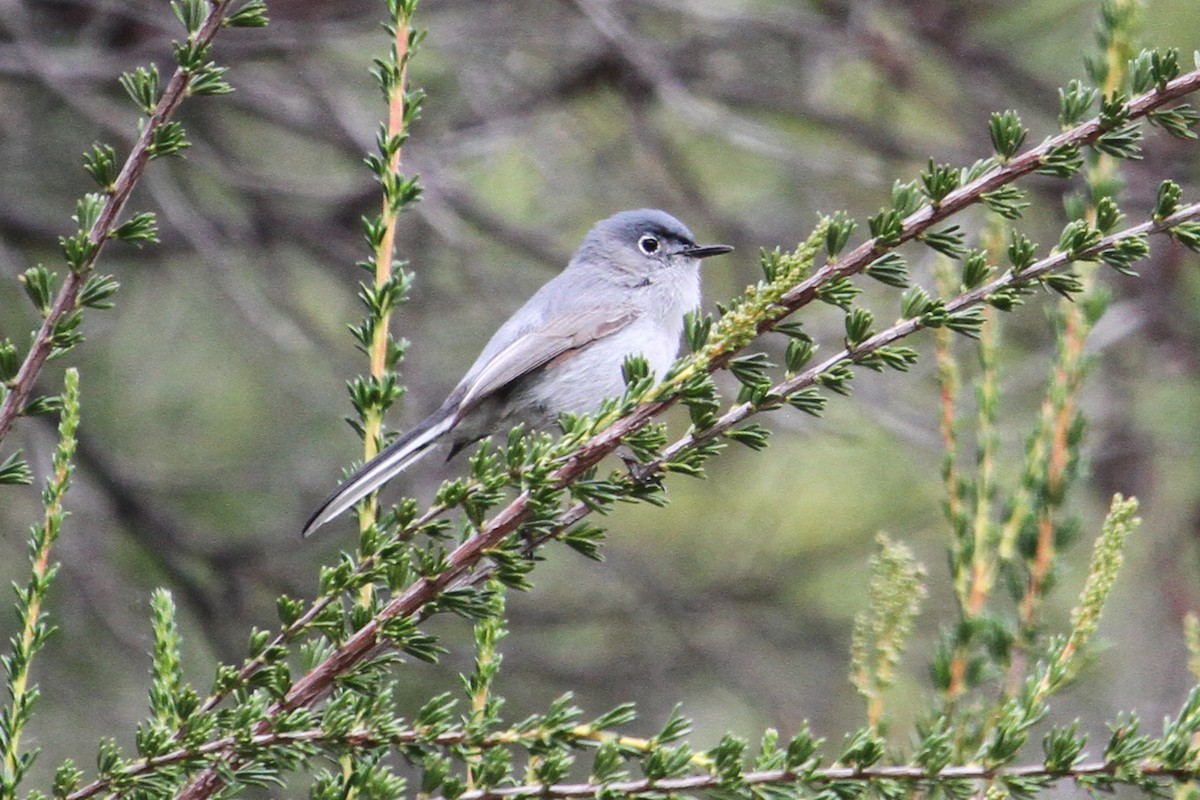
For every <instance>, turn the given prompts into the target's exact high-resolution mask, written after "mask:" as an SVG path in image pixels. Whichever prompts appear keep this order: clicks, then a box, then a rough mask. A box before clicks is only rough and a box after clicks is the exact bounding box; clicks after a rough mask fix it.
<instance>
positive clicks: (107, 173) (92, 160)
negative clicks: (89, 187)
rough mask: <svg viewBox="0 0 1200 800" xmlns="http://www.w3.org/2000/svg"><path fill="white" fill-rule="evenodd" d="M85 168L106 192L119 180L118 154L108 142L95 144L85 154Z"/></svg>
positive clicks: (110, 190)
mask: <svg viewBox="0 0 1200 800" xmlns="http://www.w3.org/2000/svg"><path fill="white" fill-rule="evenodd" d="M83 169H84V171H85V172H87V174H88V175H91V176H92V179H93V180H95V181H96V183H98V184H99V185H100V188H102V189H104V191H106V192H110V193H111V192H112V190H113V185H114V184H115V183H116V182H117V174H118V172H117V154H116V152H114V151H113V149H112V147H110V146H108V145H106V144H94V145H92V149H91V150H89V151H88V152H86V153H84V154H83Z"/></svg>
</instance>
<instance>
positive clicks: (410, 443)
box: [304, 409, 455, 536]
mask: <svg viewBox="0 0 1200 800" xmlns="http://www.w3.org/2000/svg"><path fill="white" fill-rule="evenodd" d="M454 422H455V417H454V414H453V413H452V412H451V411H450V410H449V409H443V410H442V411H440V412H437V413H434V414H433V415H432V416H430V417H429V418H427V419H425V420H423V421H422V422H420V423H419V424H418V425H416V426H415V427H414V428H412V429H411V430H409V431H406V432H405V433H404V434H402V435H401V436H400V437H399V438H398V439H396V440H395V441H394V442H392V443H391V444H389V445H388V446H387V447H385V448H384V449H383V451H382V452H381V453H379V455H377V456H375V457H374V458H372V459H371V460H370V461H368V462H367V463H366V464H363V465H362V466H361V467H359V468H358V470H357V471H356V472H355V473H354V474H353V475H351V476H350V477H349V478H347V479H346V480H345V482H343V483H342V485H341V486H339V487H338V488H337V489H335V490H334V491H333V494H331V495H329V497H326V498H325V501H324V502H323V503H321V505H320V506H318V507H317V510H316V511H314V512H313V515H312V516H311V517H309V518H308V522H306V523H305V524H304V536H310V535H311V534H312V533H313V531H315V530H316V529H317V528H319V527H321V526H322V525H324V524H325V523H326V522H329V520H331V519H333V518H334V517H336V516H338V515H339V514H341V513H342V512H343V511H345V510H346V509H348V508H350V506H352V505H354V504H355V503H357V502H358V501H359V500H362V499H363V498H364V497H366V496H367V495H369V494H370V493H371V492H373V491H375V490H376V489H378V488H379V487H380V486H382V485H383V484H385V483H387V482H388V481H389V480H391V479H392V478H393V477H395V475H396V474H397V473H399V472H400V471H401V470H403V469H405V468H406V467H407V466H408V465H409V464H411V463H413V462H414V461H416V460H417V459H419V458H421V456H423V455H425V454H426V453H428V452H429V450H430V448H432V447H433V445H435V444H437V440H438V439H439V438H441V436H442V435H443V434H445V433H446V432H447V431H449V430H450V429H451V428H452V427H454Z"/></svg>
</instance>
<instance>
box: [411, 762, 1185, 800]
mask: <svg viewBox="0 0 1200 800" xmlns="http://www.w3.org/2000/svg"><path fill="white" fill-rule="evenodd" d="M1117 769H1118V768H1117V766H1116V765H1114V764H1109V763H1106V762H1103V761H1094V762H1088V763H1085V764H1078V765H1076V766H1074V767H1072V768H1071V769H1069V770H1051V769H1048V768H1047V767H1046V766H1045V765H1043V764H1028V765H1022V766H1016V767H982V766H955V767H946V768H944V769H941V770H938V771H937V772H930V771H929V770H927V769H924V768H923V767H916V766H908V765H899V766H882V767H867V768H866V769H860V768H857V767H828V768H826V769H818V770H814V771H812V772H810V773H795V772H792V771H790V770H784V769H773V770H762V771H757V772H747V773H745V774H743V775H742V781H743V782H744V783H745V784H746V785H749V786H766V785H772V784H797V783H799V784H804V785H818V786H820V785H824V784H829V783H834V782H842V781H904V782H919V783H930V784H935V783H944V782H947V781H980V782H982V781H993V780H996V779H998V778H1010V779H1011V778H1026V779H1029V778H1048V779H1050V780H1079V779H1081V778H1089V777H1100V776H1109V775H1115V774H1116V772H1117ZM1138 774H1139V775H1140V776H1143V777H1148V778H1165V779H1170V780H1177V781H1187V780H1193V779H1195V778H1196V777H1197V776H1200V771H1197V770H1185V769H1168V768H1166V767H1162V766H1159V765H1157V764H1152V763H1145V764H1142V765H1141V768H1140V769H1139V770H1138ZM723 780H725V778H724V777H723V776H720V775H688V776H686V777H682V778H663V779H661V780H649V779H646V778H643V779H639V780H627V781H614V782H612V783H607V784H598V783H556V784H552V785H550V786H546V785H544V784H540V783H537V784H526V785H524V786H497V787H493V788H491V789H478V790H476V791H472V792H463V793H462V794H460V795H458V796H457V800H502V798H514V797H543V798H571V797H596V796H598V793H599V792H601V791H603V792H605V793H611V794H612V795H622V796H637V795H641V794H647V793H655V794H659V793H661V794H673V793H677V792H695V791H702V790H704V789H715V788H718V787H719V786H720V785H721V782H722V781H723ZM430 800H444V798H443V797H441V796H435V797H432V798H430Z"/></svg>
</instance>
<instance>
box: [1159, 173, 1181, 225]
mask: <svg viewBox="0 0 1200 800" xmlns="http://www.w3.org/2000/svg"><path fill="white" fill-rule="evenodd" d="M1181 197H1183V190H1182V189H1180V188H1179V184H1178V183H1176V182H1175V181H1172V180H1165V181H1163V182H1162V183H1160V184H1159V185H1158V194H1157V195H1156V197H1155V200H1154V220H1155V222H1161V221H1162V220H1163V219H1166V218H1167V217H1169V216H1171V215H1172V214H1174V213H1175V212H1176V211H1177V210H1178V209H1179V200H1180V198H1181Z"/></svg>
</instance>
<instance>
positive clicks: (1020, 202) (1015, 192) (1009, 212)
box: [980, 183, 1029, 219]
mask: <svg viewBox="0 0 1200 800" xmlns="http://www.w3.org/2000/svg"><path fill="white" fill-rule="evenodd" d="M980 198H981V199H982V200H983V203H984V205H986V206H987V207H988V208H989V209H990V210H992V211H994V212H996V213H997V214H999V215H1000V216H1002V217H1004V218H1005V219H1020V218H1021V214H1022V213H1024V211H1025V209H1026V208H1028V207H1029V203H1028V201H1026V200H1025V191H1024V190H1023V189H1021V188H1019V187H1017V186H1014V185H1012V184H1011V183H1010V184H1008V185H1006V186H1001V187H1000V188H999V189H994V190H993V191H990V192H984V193H983V194H982V195H980Z"/></svg>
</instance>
